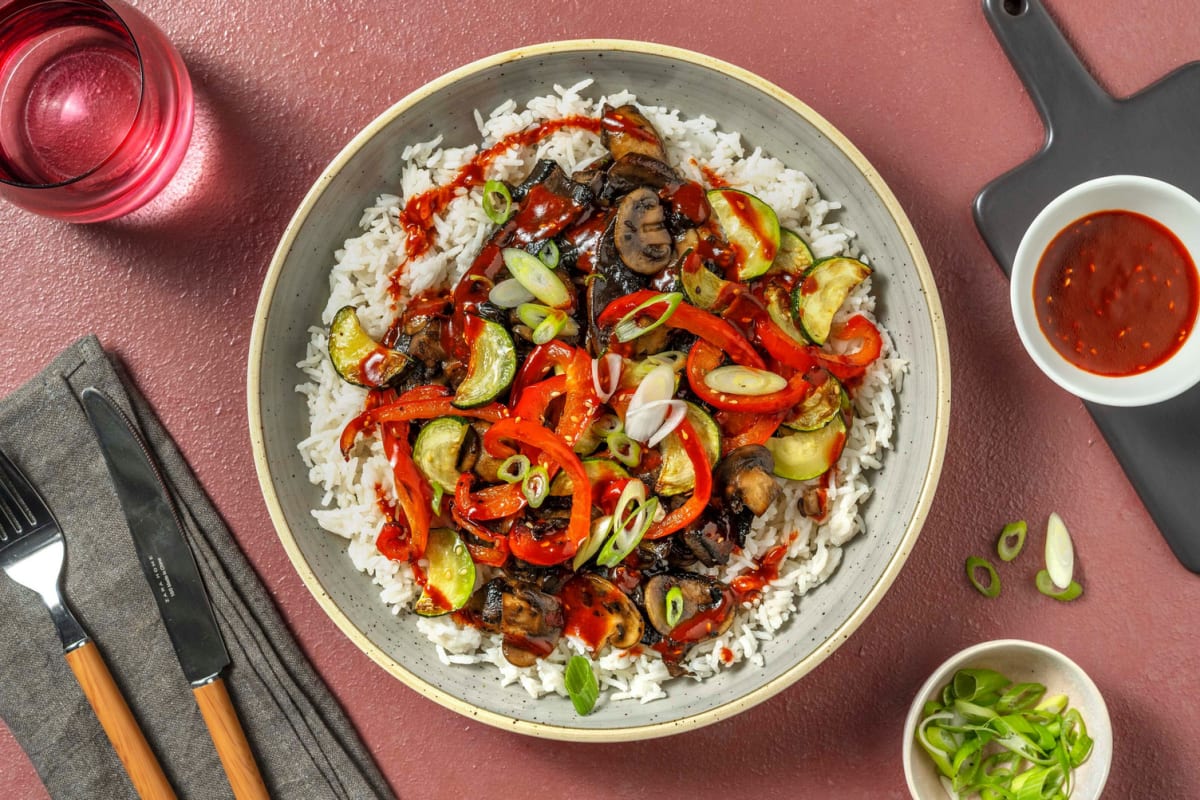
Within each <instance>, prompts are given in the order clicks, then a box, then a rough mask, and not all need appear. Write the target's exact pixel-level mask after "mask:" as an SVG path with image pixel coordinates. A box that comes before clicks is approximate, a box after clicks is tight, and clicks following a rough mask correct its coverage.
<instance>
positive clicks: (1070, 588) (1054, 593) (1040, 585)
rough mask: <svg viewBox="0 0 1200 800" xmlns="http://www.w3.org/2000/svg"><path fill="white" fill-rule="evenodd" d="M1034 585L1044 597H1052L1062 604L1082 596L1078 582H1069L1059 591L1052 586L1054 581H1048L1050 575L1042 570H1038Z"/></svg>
mask: <svg viewBox="0 0 1200 800" xmlns="http://www.w3.org/2000/svg"><path fill="white" fill-rule="evenodd" d="M1034 583H1035V584H1036V585H1037V590H1038V591H1039V592H1041V593H1042V594H1044V595H1046V597H1052V598H1054V599H1055V600H1058V601H1060V602H1063V603H1069V602H1071V601H1072V600H1074V599H1075V598H1076V597H1079V595H1081V594H1083V587H1082V586H1080V585H1079V582H1078V581H1071V582H1070V583H1069V584H1068V585H1067V588H1065V589H1059V588H1058V587H1057V586H1055V585H1054V581H1052V580H1050V573H1049V572H1047V571H1046V570H1044V569H1042V570H1038V574H1037V577H1035V578H1034Z"/></svg>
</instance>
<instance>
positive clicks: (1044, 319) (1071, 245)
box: [1033, 211, 1200, 376]
mask: <svg viewBox="0 0 1200 800" xmlns="http://www.w3.org/2000/svg"><path fill="white" fill-rule="evenodd" d="M1033 302H1034V308H1035V310H1036V312H1037V318H1038V324H1039V326H1040V327H1041V329H1042V333H1044V334H1045V336H1046V338H1047V339H1048V340H1049V341H1050V343H1051V344H1052V345H1054V349H1055V350H1057V351H1058V353H1059V354H1060V355H1061V356H1062V357H1063V358H1065V359H1067V360H1068V361H1070V362H1071V363H1072V364H1074V365H1076V366H1077V367H1080V368H1082V369H1085V370H1087V371H1088V372H1092V373H1095V374H1097V375H1110V376H1124V375H1136V374H1137V373H1140V372H1144V371H1146V370H1148V369H1152V368H1154V367H1157V366H1158V365H1160V364H1162V363H1163V362H1164V361H1166V360H1167V359H1169V358H1170V357H1171V356H1172V355H1174V354H1175V352H1176V351H1178V350H1179V348H1180V347H1181V346H1182V345H1183V342H1184V340H1185V339H1187V337H1188V334H1189V333H1190V332H1191V330H1192V328H1193V327H1194V326H1195V324H1196V311H1197V305H1200V278H1198V277H1197V274H1196V265H1195V263H1194V262H1193V261H1192V259H1191V257H1190V256H1189V255H1188V252H1187V249H1186V248H1185V247H1184V246H1183V244H1182V243H1181V242H1180V241H1179V239H1178V238H1177V237H1176V236H1175V234H1173V233H1172V232H1171V231H1169V230H1168V229H1167V228H1165V227H1163V226H1162V225H1161V224H1159V223H1158V222H1156V221H1155V220H1153V219H1150V218H1149V217H1146V216H1143V215H1141V214H1135V213H1133V212H1130V211H1101V212H1099V213H1096V214H1090V215H1088V216H1086V217H1083V218H1082V219H1078V220H1076V221H1075V222H1073V223H1071V224H1070V225H1068V226H1067V227H1066V228H1064V229H1063V230H1061V231H1060V232H1059V233H1058V235H1057V236H1055V237H1054V240H1053V241H1051V242H1050V245H1049V246H1048V247H1047V248H1046V251H1045V252H1044V253H1043V254H1042V257H1041V260H1039V261H1038V266H1037V270H1036V271H1035V272H1034V278H1033Z"/></svg>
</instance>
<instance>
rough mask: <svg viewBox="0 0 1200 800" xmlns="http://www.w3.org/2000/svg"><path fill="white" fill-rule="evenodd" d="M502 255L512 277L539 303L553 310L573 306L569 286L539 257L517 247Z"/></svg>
mask: <svg viewBox="0 0 1200 800" xmlns="http://www.w3.org/2000/svg"><path fill="white" fill-rule="evenodd" d="M500 255H501V257H502V258H503V259H504V266H506V267H508V271H509V272H510V273H512V276H513V277H514V278H516V279H517V280H518V281H520V282H521V285H522V286H524V287H525V289H526V290H528V291H529V292H530V294H532V295H533V296H534V297H535V298H537V299H538V301H540V302H542V303H545V304H546V305H548V306H551V307H553V308H566V307H567V306H569V305H571V291H570V290H569V289H568V288H567V285H566V284H565V283H563V281H562V278H560V277H558V275H556V274H554V270H552V269H550V268H548V267H547V266H546V265H545V264H543V263H542V262H541V261H540V260H539V259H538V257H537V256H535V255H532V254H530V253H527V252H525V251H524V250H521V249H520V248H517V247H506V248H504V249H503V250H501V251H500Z"/></svg>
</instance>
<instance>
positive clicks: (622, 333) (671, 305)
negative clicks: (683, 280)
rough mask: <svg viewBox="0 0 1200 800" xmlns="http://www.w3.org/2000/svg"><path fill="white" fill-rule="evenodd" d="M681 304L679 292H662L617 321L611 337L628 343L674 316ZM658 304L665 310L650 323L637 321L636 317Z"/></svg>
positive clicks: (681, 296) (681, 297) (681, 298)
mask: <svg viewBox="0 0 1200 800" xmlns="http://www.w3.org/2000/svg"><path fill="white" fill-rule="evenodd" d="M681 302H683V294H682V293H681V292H664V293H663V294H656V295H654V297H651V298H650V299H649V300H647V301H646V302H644V303H642V304H641V305H639V306H638V307H637V308H635V309H633V310H632V311H630V312H629V313H628V314H626V315H625V316H623V317H621V319H620V320H618V321H617V324H616V325H615V326H613V336H615V337H616V339H617V341H618V342H630V341H633V340H634V339H636V338H638V337H639V336H641V335H643V334H646V333H649V332H650V331H652V330H654V329H655V328H657V327H658V326H660V325H662V324H663V323H664V322H666V321H667V320H669V319H670V318H671V317H672V315H674V313H675V310H676V309H677V308H679V304H680V303H681ZM659 303H666V304H667V307H666V309H665V310H664V311H663V312H662V313H661V314H659V315H658V316H657V317H655V318H654V319H652V320H651V321H650V322H647V323H644V324H643V323H642V322H640V321H639V320H638V315H639V314H641V313H642V311H644V310H645V309H647V308H650V307H651V306H655V305H658V304H659Z"/></svg>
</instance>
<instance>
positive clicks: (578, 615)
mask: <svg viewBox="0 0 1200 800" xmlns="http://www.w3.org/2000/svg"><path fill="white" fill-rule="evenodd" d="M558 598H559V600H560V601H561V602H562V607H563V615H564V617H565V620H566V622H565V625H564V632H565V633H566V634H567V635H569V636H574V637H576V638H578V639H579V640H581V641H582V642H584V644H586V645H587V646H588V648H589V649H590V650H591V651H592V653H593V654H596V653H599V652H600V651H601V650H603V649H604V646H605V645H608V644H611V645H612V646H613V647H616V648H620V649H622V650H626V649H628V648H630V647H633V646H634V645H635V644H637V643H638V642H640V641H641V640H642V633H643V630H644V624H643V622H642V614H641V612H640V611H638V610H637V606H635V605H634V604H633V601H632V600H630V599H629V598H628V597H626V596H625V594H624V593H623V592H622V591H621V590H620V589H618V588H617V587H616V586H614V585H613V584H612V583H611V582H610V581H607V580H605V579H604V578H602V577H601V576H599V575H597V574H596V573H594V572H584V573H581V574H579V575H576V576H575V577H574V578H572V579H571V580H570V581H569V582H568V583H567V584H566V586H564V587H563V588H562V591H560V592H559V595H558Z"/></svg>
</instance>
